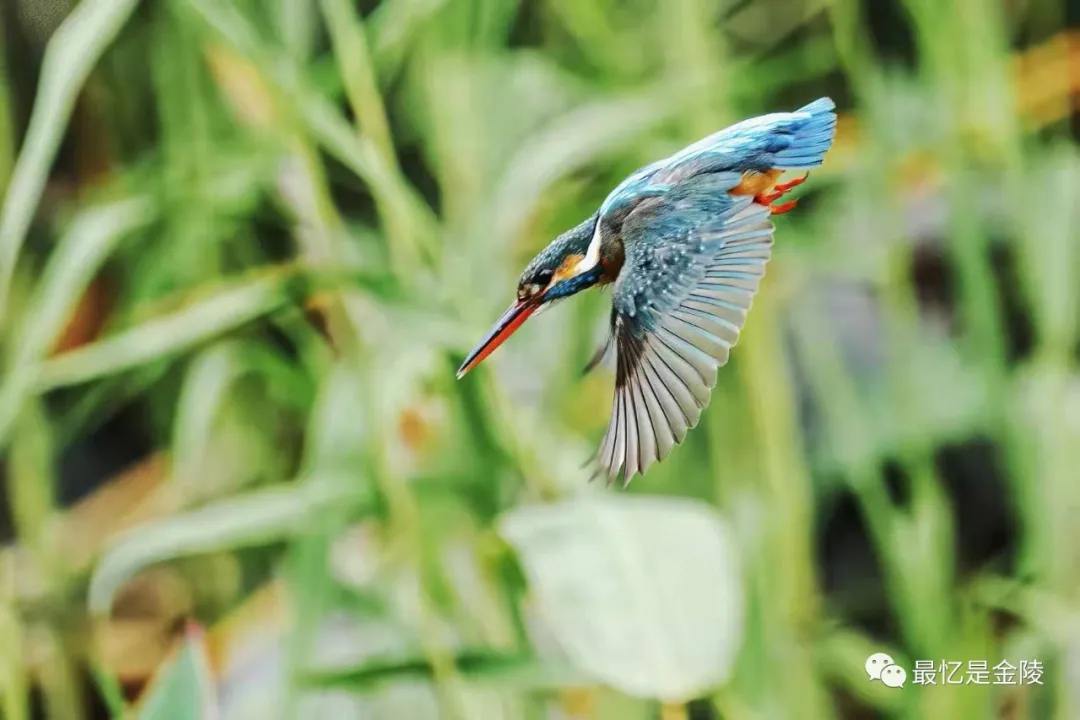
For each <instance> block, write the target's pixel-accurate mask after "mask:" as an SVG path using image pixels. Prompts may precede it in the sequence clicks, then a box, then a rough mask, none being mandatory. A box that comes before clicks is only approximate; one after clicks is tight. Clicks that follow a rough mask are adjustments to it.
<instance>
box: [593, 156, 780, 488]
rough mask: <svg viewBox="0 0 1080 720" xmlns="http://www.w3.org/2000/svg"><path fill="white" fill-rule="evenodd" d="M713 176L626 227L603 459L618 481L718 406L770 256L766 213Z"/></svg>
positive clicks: (733, 178)
mask: <svg viewBox="0 0 1080 720" xmlns="http://www.w3.org/2000/svg"><path fill="white" fill-rule="evenodd" d="M739 181H740V175H739V174H738V173H724V174H714V175H708V176H704V177H702V178H700V179H698V180H696V181H691V182H689V183H686V184H684V185H683V186H681V188H680V190H678V191H674V192H673V193H672V194H671V196H670V197H667V198H665V199H663V200H659V201H647V202H644V203H642V204H640V205H639V206H638V207H637V208H636V209H635V210H634V211H633V212H632V213H631V214H630V215H629V216H628V217H627V219H626V221H625V223H624V224H623V228H622V235H623V243H624V248H625V253H626V260H625V263H624V265H623V269H622V272H621V273H620V274H619V278H618V280H617V281H616V283H615V288H614V291H613V294H612V300H613V304H614V307H613V310H612V328H611V332H612V338H613V341H614V344H615V347H616V375H615V399H614V405H613V409H612V415H611V421H610V424H609V426H608V431H607V434H606V435H605V437H604V440H603V442H602V443H601V446H600V450H599V453H598V456H597V459H598V462H599V465H600V470H601V471H603V472H604V473H605V474H606V475H607V477H608V480H609V482H610V481H614V480H615V479H616V478H617V477H618V476H619V474H620V471H622V473H623V475H624V479H625V482H629V481H630V479H631V478H632V477H633V476H634V475H635V474H637V473H644V472H645V470H646V469H647V468H648V467H649V466H650V465H651V464H652V463H654V462H657V461H659V460H662V459H663V458H664V457H666V456H667V455H668V453H670V452H671V450H672V448H674V447H675V445H678V444H679V443H681V442H682V441H683V439H684V438H685V437H686V434H687V432H688V431H689V430H690V429H691V428H693V427H694V426H695V425H696V424H697V422H698V419H699V418H700V417H701V412H702V410H703V409H704V408H705V407H706V406H707V405H708V403H709V396H710V393H711V391H712V388H713V387H714V386H715V384H716V375H717V369H718V368H720V367H721V366H723V365H724V364H725V363H727V360H728V355H729V353H730V351H731V348H733V347H734V346H735V344H736V343H737V342H738V339H739V333H740V332H741V330H742V327H743V324H744V323H745V321H746V314H747V312H748V311H749V310H750V307H751V304H752V302H753V299H754V294H755V293H756V292H757V290H758V287H759V285H760V282H761V278H762V277H763V276H764V274H765V264H766V263H767V262H768V260H769V258H770V255H771V246H772V242H773V235H772V234H773V224H772V221H771V220H770V214H769V210H768V208H767V207H765V206H763V205H760V204H757V203H754V202H752V198H750V197H748V196H734V195H730V194H728V192H727V191H728V190H730V189H731V188H732V187H734V186H735V185H737V184H738V183H739Z"/></svg>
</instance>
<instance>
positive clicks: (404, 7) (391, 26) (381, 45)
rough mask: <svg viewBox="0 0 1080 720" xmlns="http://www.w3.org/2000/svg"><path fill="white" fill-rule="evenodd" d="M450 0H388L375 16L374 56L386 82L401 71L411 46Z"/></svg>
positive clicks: (372, 46) (376, 65) (373, 20)
mask: <svg viewBox="0 0 1080 720" xmlns="http://www.w3.org/2000/svg"><path fill="white" fill-rule="evenodd" d="M447 2H449V0H386V1H385V2H381V3H379V4H378V6H377V7H376V8H375V11H374V12H373V13H372V15H371V20H370V22H369V26H370V27H371V36H372V40H371V53H372V55H373V56H374V58H375V67H376V68H377V70H378V73H379V77H380V79H381V81H382V82H383V83H388V82H389V81H390V80H391V79H393V78H394V77H395V76H396V75H397V72H398V70H399V69H400V68H401V65H402V63H403V62H404V59H405V54H406V52H407V49H408V45H409V43H410V42H411V41H412V40H413V38H415V37H416V36H417V35H418V34H419V33H420V31H421V30H422V29H423V28H424V27H425V25H426V24H427V23H428V22H429V21H430V20H431V19H432V18H433V17H434V16H435V15H436V13H438V12H439V10H440V9H441V8H442V7H443V6H444V5H446V3H447Z"/></svg>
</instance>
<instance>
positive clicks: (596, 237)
mask: <svg viewBox="0 0 1080 720" xmlns="http://www.w3.org/2000/svg"><path fill="white" fill-rule="evenodd" d="M599 264H600V221H599V220H597V221H596V229H595V230H594V231H593V236H592V240H591V241H590V242H589V249H588V250H586V251H585V257H583V258H581V260H578V263H577V265H575V266H574V275H575V276H577V275H580V274H581V273H584V272H588V271H589V270H592V269H593V268H594V267H596V266H597V265H599Z"/></svg>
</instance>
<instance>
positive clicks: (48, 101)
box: [0, 0, 139, 326]
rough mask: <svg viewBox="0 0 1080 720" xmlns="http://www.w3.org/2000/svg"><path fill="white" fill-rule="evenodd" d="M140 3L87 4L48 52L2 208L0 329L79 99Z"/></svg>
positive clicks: (97, 0) (87, 0)
mask: <svg viewBox="0 0 1080 720" xmlns="http://www.w3.org/2000/svg"><path fill="white" fill-rule="evenodd" d="M138 4H139V0H83V2H80V3H79V4H78V5H76V6H75V9H74V10H72V12H71V14H70V15H68V17H67V19H66V20H64V22H63V24H62V25H61V26H60V27H59V28H58V29H57V31H56V32H55V33H53V36H52V38H50V39H49V44H48V47H47V48H46V49H45V58H44V59H43V61H42V67H41V79H40V81H39V83H38V92H37V98H36V100H35V102H34V110H33V112H32V114H31V116H30V124H29V126H28V128H27V131H26V140H25V141H24V143H23V146H22V151H21V152H20V153H19V159H18V160H17V161H16V164H15V170H14V172H13V173H12V178H11V182H10V184H9V186H8V191H7V195H6V196H5V198H4V205H3V208H2V209H0V326H3V324H4V322H5V320H6V317H5V315H6V313H5V310H6V308H7V299H8V294H9V292H10V287H11V280H12V277H13V276H14V273H15V263H16V262H17V261H18V257H19V251H20V249H21V248H22V244H23V240H24V238H25V236H26V231H27V229H29V227H30V221H31V220H32V219H33V217H34V211H35V210H36V209H37V206H38V201H40V200H41V193H42V191H43V190H44V189H45V181H46V179H47V178H48V174H49V170H50V169H51V167H52V163H53V159H54V158H55V156H56V151H57V150H58V149H59V147H60V142H61V140H62V139H63V136H64V130H65V128H66V127H67V123H68V119H69V117H70V116H71V111H72V108H73V107H74V105H75V99H76V97H77V96H78V94H79V90H80V89H81V88H82V86H83V83H85V82H86V78H87V76H88V75H89V74H90V71H91V70H92V69H93V67H94V66H95V65H96V64H97V62H98V59H99V58H100V57H101V54H102V53H103V52H104V51H105V48H106V47H108V45H109V44H110V43H111V42H112V41H113V39H114V38H115V37H116V35H117V33H119V32H120V28H122V27H123V26H124V24H125V23H126V22H127V20H128V18H129V17H130V16H131V13H132V12H134V10H135V7H136V6H137V5H138Z"/></svg>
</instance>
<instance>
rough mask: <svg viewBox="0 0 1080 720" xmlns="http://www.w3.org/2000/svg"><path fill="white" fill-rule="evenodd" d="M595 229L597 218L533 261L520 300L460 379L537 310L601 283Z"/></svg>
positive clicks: (521, 286) (568, 233)
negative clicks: (593, 254) (593, 251)
mask: <svg viewBox="0 0 1080 720" xmlns="http://www.w3.org/2000/svg"><path fill="white" fill-rule="evenodd" d="M595 229H596V216H595V215H594V216H593V217H591V218H589V219H588V220H586V221H585V222H583V223H581V224H580V225H578V226H577V227H575V228H572V229H570V230H567V231H566V232H564V233H563V234H562V235H560V236H559V237H557V238H555V240H554V241H552V243H551V244H550V245H548V246H547V247H546V248H544V249H543V250H541V251H540V253H539V254H538V255H537V256H536V257H534V258H533V259H532V261H531V262H529V264H528V265H527V266H526V267H525V270H524V271H523V272H522V273H521V278H520V279H519V280H518V287H517V299H516V300H514V302H513V303H512V304H511V305H510V307H509V308H507V310H506V312H505V313H503V316H502V317H501V318H499V321H498V322H497V323H495V325H494V327H492V328H491V331H490V332H489V333H488V334H487V335H486V336H485V337H484V339H483V340H481V341H480V343H479V344H478V345H477V346H476V347H475V348H474V349H473V351H472V352H471V353H469V356H468V357H467V358H465V362H464V363H462V365H461V368H460V369H459V370H458V373H457V376H458V377H459V378H460V377H462V376H463V375H464V374H465V373H467V372H469V371H470V370H472V369H473V368H474V367H476V366H477V365H479V364H480V363H481V362H483V361H484V359H485V358H486V357H487V356H488V355H490V354H491V353H493V352H494V351H495V349H496V348H498V347H499V346H500V345H502V344H503V343H504V342H505V341H506V339H507V338H508V337H510V336H511V335H513V334H514V332H515V331H516V330H517V329H518V328H519V327H521V325H522V324H523V323H524V322H525V321H526V320H528V319H529V316H530V315H532V314H533V313H535V312H536V311H537V310H539V309H540V308H542V307H544V306H546V305H548V304H549V303H551V302H552V301H554V300H561V299H563V298H567V297H570V296H571V295H574V294H575V293H578V292H581V291H582V290H585V289H586V288H589V287H592V286H593V285H595V284H597V283H598V282H599V281H600V277H601V275H602V274H603V269H602V268H601V266H600V262H599V258H598V257H589V246H590V243H591V242H592V238H593V232H594V230H595Z"/></svg>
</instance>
